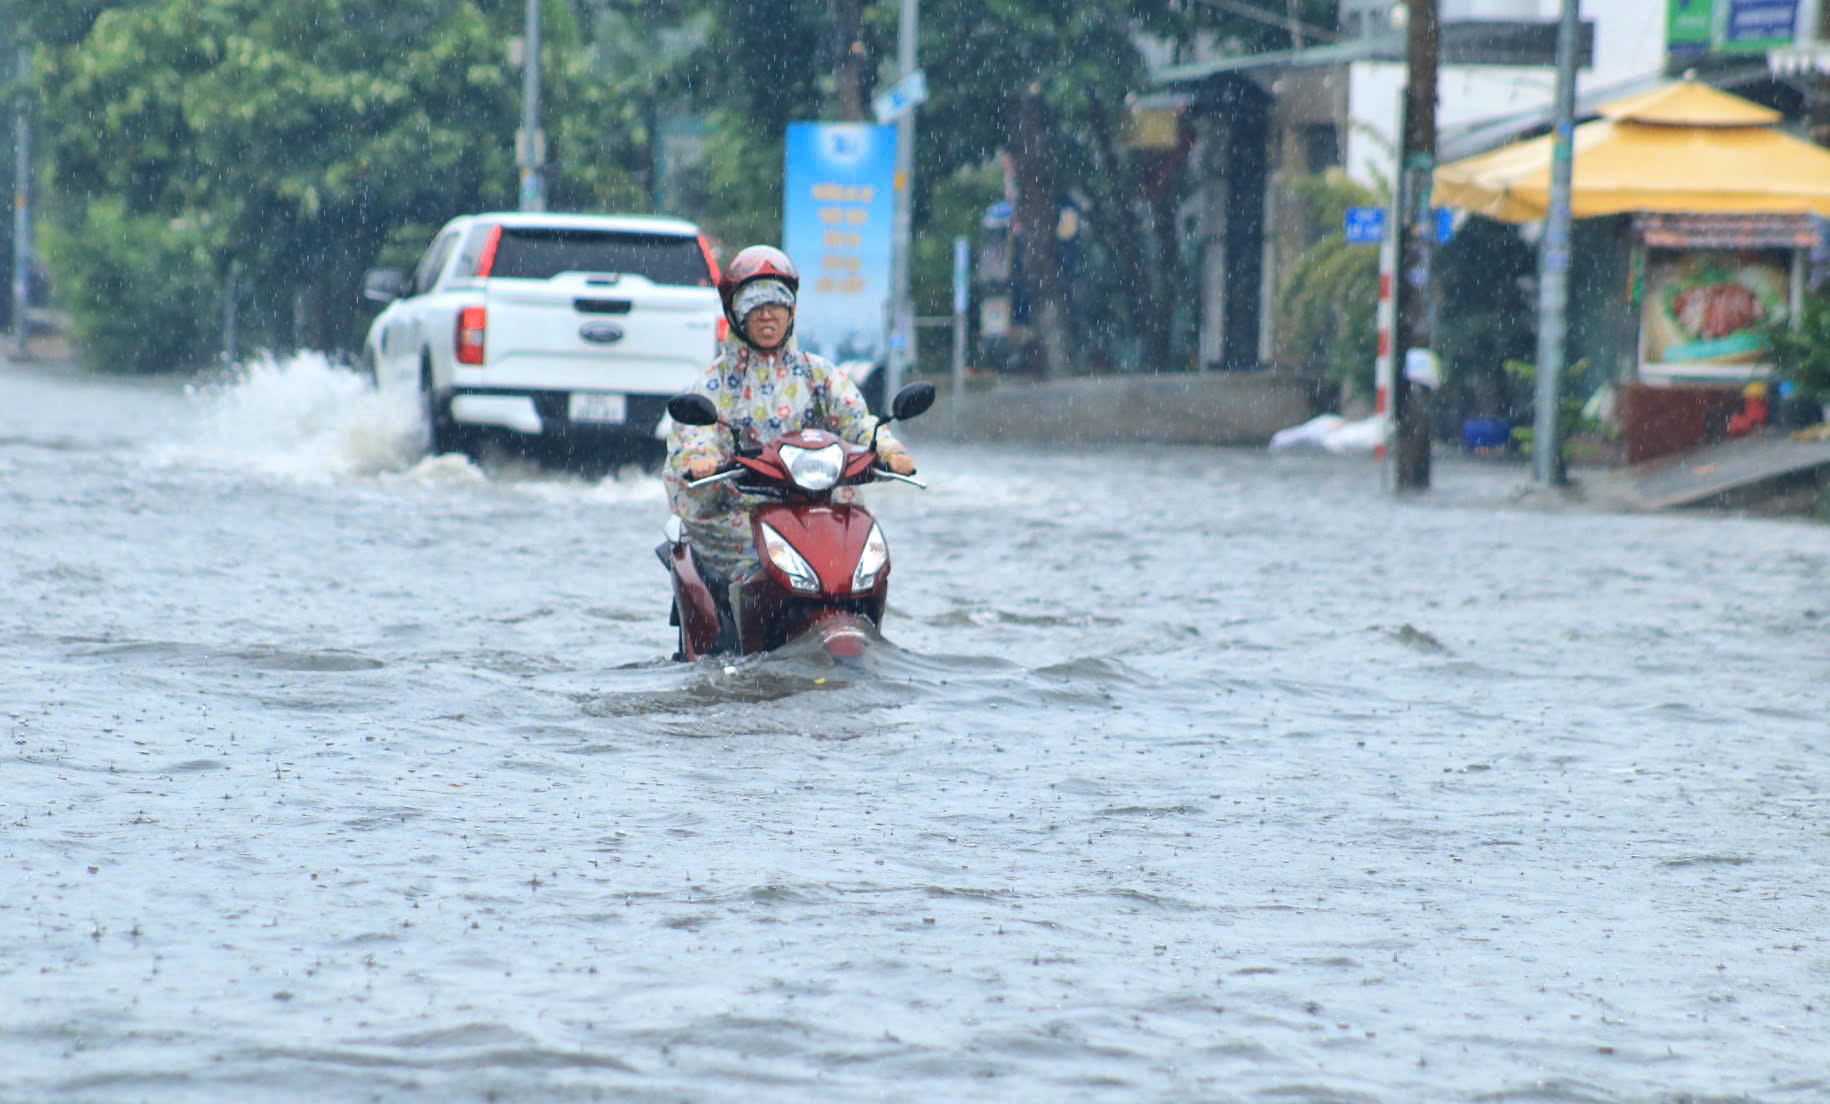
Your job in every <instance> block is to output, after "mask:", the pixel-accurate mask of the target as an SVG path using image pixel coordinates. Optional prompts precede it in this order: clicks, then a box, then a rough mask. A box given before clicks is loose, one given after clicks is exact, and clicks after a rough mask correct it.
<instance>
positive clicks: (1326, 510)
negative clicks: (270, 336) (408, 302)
mask: <svg viewBox="0 0 1830 1104" xmlns="http://www.w3.org/2000/svg"><path fill="white" fill-rule="evenodd" d="M0 383H3V384H4V387H5V394H6V396H7V401H6V402H5V403H3V404H0V519H3V520H4V525H5V530H6V534H7V554H6V556H5V557H4V559H0V583H3V584H4V588H3V590H0V595H3V597H0V658H3V659H4V665H3V666H0V726H3V728H4V732H5V736H6V744H5V748H4V751H5V754H4V758H3V759H0V763H3V766H0V776H3V777H4V785H3V786H0V990H3V991H4V992H5V994H6V997H5V999H4V1001H0V1100H4V1101H8V1102H12V1101H21V1102H25V1101H32V1102H38V1101H57V1102H62V1101H110V1102H112V1101H142V1100H146V1101H159V1102H167V1101H173V1102H176V1101H229V1100H250V1101H255V1100H258V1101H299V1102H306V1101H310V1102H325V1101H368V1100H380V1101H388V1102H394V1101H425V1102H444V1101H473V1100H475V1101H481V1100H491V1101H542V1102H545V1101H573V1100H577V1101H588V1100H606V1101H656V1102H662V1101H667V1102H675V1101H693V1102H700V1101H733V1102H736V1101H753V1100H818V1101H866V1100H872V1101H874V1100H898V1101H904V1100H906V1101H1000V1102H1003V1101H1050V1102H1052V1101H1079V1100H1100V1101H1125V1102H1135V1101H1161V1102H1183V1101H1266V1102H1272V1101H1275V1102H1277V1104H1309V1102H1314V1104H1320V1102H1342V1101H1352V1102H1391V1104H1411V1102H1418V1101H1506V1102H1509V1104H1511V1102H1525V1101H1571V1102H1591V1101H1630V1102H1640V1101H1676V1100H1730V1099H1732V1100H1737V1101H1741V1100H1751V1101H1762V1102H1765V1101H1774V1102H1780V1101H1785V1102H1791V1101H1798V1102H1804V1101H1821V1100H1824V1099H1827V1098H1830V1062H1826V1059H1825V1056H1826V1055H1827V1054H1830V939H1827V935H1830V928H1827V926H1826V917H1827V916H1830V912H1827V911H1826V909H1827V906H1830V882H1826V880H1825V876H1824V871H1825V870H1826V869H1827V868H1830V766H1827V765H1826V752H1827V751H1830V724H1827V722H1826V717H1827V714H1826V700H1825V692H1824V688H1825V686H1826V685H1827V684H1830V643H1827V642H1826V628H1827V626H1826V621H1827V620H1830V593H1826V591H1825V589H1824V587H1825V580H1826V578H1830V527H1826V526H1823V525H1818V524H1812V523H1808V522H1802V521H1796V520H1757V519H1749V518H1739V517H1733V516H1729V515H1719V514H1667V515H1649V516H1625V515H1615V514H1607V513H1602V512H1599V511H1592V510H1585V509H1580V508H1567V509H1549V508H1545V507H1543V506H1531V505H1527V504H1524V503H1521V502H1518V501H1515V499H1516V496H1517V492H1518V491H1519V490H1520V488H1521V487H1522V486H1524V484H1525V482H1526V480H1527V479H1528V472H1527V470H1526V469H1524V468H1522V467H1514V466H1494V465H1477V464H1470V463H1466V462H1462V461H1458V460H1456V459H1455V458H1453V457H1451V456H1445V455H1442V454H1440V453H1439V456H1438V463H1437V468H1436V473H1435V485H1434V488H1433V489H1432V490H1431V491H1430V492H1429V494H1428V495H1427V496H1425V497H1422V498H1419V499H1410V500H1398V499H1394V498H1393V497H1391V496H1390V495H1388V494H1386V493H1384V492H1383V491H1381V490H1380V485H1379V477H1378V474H1377V469H1376V468H1375V467H1374V465H1373V463H1372V462H1371V461H1370V460H1367V459H1365V458H1362V457H1342V456H1332V455H1289V454H1272V453H1267V452H1261V451H1252V450H1218V449H1204V448H1193V447H1175V448H1162V449H1150V448H1142V447H1127V448H1124V449H1122V450H1100V449H1077V448H1074V447H1071V446H1066V445H1064V446H1062V447H1060V448H1059V449H1056V450H1052V451H1037V450H1033V449H1018V448H1007V447H996V446H989V445H987V446H960V445H951V444H943V443H940V442H938V441H929V442H926V443H924V440H923V434H922V432H921V424H920V423H919V422H917V423H913V424H911V425H910V426H909V427H908V429H907V431H906V434H905V436H906V437H907V438H908V439H909V440H910V441H911V443H912V447H913V449H914V451H915V454H916V458H917V460H918V461H919V462H920V464H921V474H922V477H923V478H925V479H927V480H928V481H929V483H930V487H931V489H929V490H928V491H926V492H921V491H917V490H915V489H913V488H907V487H893V486H892V487H882V488H874V489H873V490H872V491H871V492H870V495H869V498H870V502H871V505H872V506H873V508H874V509H875V510H876V512H877V514H878V516H879V518H880V519H881V521H882V523H883V527H884V529H885V531H886V533H887V535H888V538H889V541H890V546H891V550H892V554H893V556H894V557H895V559H894V564H895V568H894V571H895V574H894V578H893V581H892V584H891V590H890V606H891V616H890V619H889V621H888V623H887V624H886V626H885V637H886V639H885V640H884V641H883V642H882V643H881V644H879V645H878V646H876V647H875V648H874V649H873V650H872V651H871V652H869V653H868V655H867V656H866V658H865V660H864V661H863V662H862V663H861V664H860V665H858V666H856V667H835V666H833V665H832V664H831V663H830V661H828V660H826V659H825V658H824V656H823V654H812V655H810V654H807V653H805V652H798V653H790V654H778V655H774V656H769V657H764V658H760V659H749V660H744V661H741V662H737V663H732V664H730V665H728V666H727V665H725V664H721V663H709V662H708V663H704V664H699V665H692V666H687V665H681V664H675V663H672V662H670V661H669V658H668V657H669V655H670V654H671V652H672V650H673V646H674V637H673V630H672V629H671V628H670V627H669V626H668V625H667V624H666V612H667V592H666V586H665V576H664V574H663V572H662V571H661V569H660V567H659V565H658V564H657V563H656V560H655V557H654V554H653V551H652V549H653V547H654V545H655V543H656V542H657V541H658V540H659V538H660V528H661V524H662V522H663V521H664V519H665V516H666V505H665V497H664V495H663V493H662V489H661V484H660V482H659V480H658V479H657V478H655V477H654V476H652V475H643V474H641V473H639V472H636V471H623V472H618V473H613V474H612V475H611V476H609V477H606V478H603V479H596V478H587V477H583V476H580V475H576V474H566V473H563V472H551V471H540V470H538V469H536V468H533V467H530V466H525V465H516V464H497V463H490V464H485V465H483V466H477V465H473V464H470V463H467V462H464V461H462V460H461V459H458V458H456V457H445V458H439V459H434V460H428V461H420V460H418V459H417V458H416V457H415V456H414V450H413V446H412V441H413V437H414V432H415V427H414V424H413V412H412V411H410V410H408V411H400V410H392V409H388V408H386V407H384V406H383V405H381V403H380V400H379V399H378V398H377V397H376V396H374V395H373V394H371V393H369V392H367V391H366V390H365V389H364V388H363V387H362V386H361V385H360V384H359V383H358V381H357V380H356V379H355V378H354V377H353V376H351V375H349V374H347V373H343V372H340V371H337V370H335V369H332V368H328V367H326V366H324V365H323V364H322V363H321V362H318V361H316V360H313V359H311V358H300V359H298V360H294V361H288V362H285V363H282V364H271V363H268V364H263V365H259V366H256V367H254V368H252V369H250V370H249V371H248V373H247V374H246V375H245V377H243V378H240V379H237V380H234V381H230V382H226V383H223V384H219V385H215V386H195V387H186V386H184V385H183V384H181V383H178V382H174V381H169V380H152V381H145V380H96V379H89V378H86V377H73V376H71V375H69V374H68V373H66V372H59V371H55V370H52V369H49V368H35V367H31V366H24V365H13V366H7V365H4V364H0Z"/></svg>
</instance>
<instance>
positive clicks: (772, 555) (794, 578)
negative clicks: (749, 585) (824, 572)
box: [757, 522, 820, 594]
mask: <svg viewBox="0 0 1830 1104" xmlns="http://www.w3.org/2000/svg"><path fill="white" fill-rule="evenodd" d="M757 528H759V529H761V530H762V543H763V551H764V552H767V553H768V554H769V562H770V563H772V564H774V565H775V566H776V567H779V568H781V571H782V574H784V575H786V576H788V585H789V586H790V587H793V588H794V589H795V590H797V591H800V592H802V593H804V594H818V593H819V592H820V576H819V575H818V574H817V573H816V572H815V571H814V570H813V565H811V564H809V563H808V562H807V561H806V560H805V559H803V558H802V557H801V554H800V553H799V552H796V551H795V550H794V546H793V545H792V544H789V543H788V540H787V538H786V537H783V536H782V535H781V534H780V533H777V532H776V531H775V530H774V529H773V528H771V527H770V526H769V524H768V523H767V522H760V523H758V525H757Z"/></svg>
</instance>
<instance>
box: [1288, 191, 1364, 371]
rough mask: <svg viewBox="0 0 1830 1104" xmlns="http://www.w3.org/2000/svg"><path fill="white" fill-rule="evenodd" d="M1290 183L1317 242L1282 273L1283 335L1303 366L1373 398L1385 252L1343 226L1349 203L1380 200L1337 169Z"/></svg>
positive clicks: (1361, 203)
mask: <svg viewBox="0 0 1830 1104" xmlns="http://www.w3.org/2000/svg"><path fill="white" fill-rule="evenodd" d="M1292 187H1293V189H1294V190H1295V191H1296V194H1297V195H1298V197H1299V198H1301V199H1302V200H1303V202H1304V204H1305V206H1306V208H1307V212H1308V221H1309V237H1310V240H1311V241H1312V242H1313V243H1314V244H1312V245H1311V246H1310V247H1309V248H1308V249H1307V250H1306V251H1305V252H1304V253H1303V255H1302V257H1301V258H1300V259H1299V260H1298V261H1297V262H1296V264H1295V265H1293V266H1291V268H1290V271H1289V272H1288V273H1287V274H1286V275H1285V277H1284V284H1283V288H1282V289H1281V290H1280V291H1279V293H1278V298H1277V310H1278V322H1277V325H1278V332H1280V333H1282V334H1285V335H1287V337H1288V339H1289V341H1290V343H1291V345H1292V346H1293V347H1294V350H1295V353H1296V355H1297V356H1298V357H1299V358H1300V359H1301V360H1302V362H1303V363H1304V364H1305V365H1308V366H1310V367H1312V368H1319V369H1321V371H1322V372H1323V374H1324V375H1326V377H1327V378H1328V379H1330V380H1332V381H1333V382H1335V383H1336V384H1339V385H1341V386H1342V387H1343V388H1344V389H1345V390H1346V391H1348V392H1350V393H1354V394H1358V395H1361V396H1371V395H1372V393H1373V364H1374V360H1375V358H1376V357H1377V355H1378V351H1379V349H1378V323H1377V315H1378V307H1379V250H1378V247H1377V246H1373V245H1358V244H1349V243H1348V241H1347V239H1346V236H1345V234H1344V233H1343V231H1342V225H1343V222H1344V216H1345V214H1346V211H1347V208H1349V207H1353V206H1364V205H1367V204H1372V203H1376V202H1378V196H1377V195H1376V194H1375V193H1374V192H1373V191H1371V190H1370V189H1368V188H1366V187H1364V186H1362V185H1360V184H1356V183H1354V182H1353V181H1352V180H1349V179H1348V178H1347V177H1346V175H1344V174H1343V173H1341V172H1340V171H1339V170H1330V171H1328V172H1326V173H1319V174H1316V175H1313V176H1309V177H1305V178H1303V179H1301V180H1298V181H1296V182H1295V183H1294V184H1293V185H1292Z"/></svg>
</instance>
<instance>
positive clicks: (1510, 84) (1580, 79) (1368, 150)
mask: <svg viewBox="0 0 1830 1104" xmlns="http://www.w3.org/2000/svg"><path fill="white" fill-rule="evenodd" d="M1489 8H1499V9H1505V10H1507V11H1510V12H1512V14H1511V16H1510V17H1511V18H1527V19H1528V18H1534V17H1535V18H1538V19H1555V18H1556V17H1557V14H1558V11H1559V9H1560V0H1443V3H1442V9H1443V11H1442V17H1443V18H1444V19H1450V18H1457V17H1458V16H1457V15H1456V14H1454V13H1462V14H1460V15H1459V17H1460V18H1500V15H1499V14H1498V13H1497V12H1490V11H1488V10H1487V9H1489ZM1534 8H1535V11H1534V10H1531V9H1534ZM1463 9H1468V11H1467V12H1463ZM1476 10H1478V14H1475V12H1476ZM1581 12H1582V17H1583V18H1584V19H1590V20H1593V21H1594V23H1595V63H1594V65H1593V67H1592V68H1589V69H1584V70H1582V71H1580V72H1579V73H1577V75H1576V87H1577V89H1578V91H1579V92H1586V91H1588V90H1589V89H1592V88H1606V87H1608V86H1611V85H1616V84H1620V83H1622V82H1624V81H1630V80H1635V79H1638V78H1641V77H1646V76H1650V75H1652V74H1655V73H1657V72H1658V70H1659V69H1660V68H1661V67H1662V66H1663V64H1664V58H1665V5H1664V4H1662V3H1653V2H1652V0H1581ZM1556 84H1557V71H1556V69H1555V67H1553V66H1549V65H1546V66H1541V67H1540V66H1519V67H1513V66H1488V65H1480V66H1444V67H1443V69H1442V70H1441V71H1440V72H1439V73H1438V74H1437V77H1436V127H1437V129H1438V130H1443V129H1446V128H1449V127H1454V126H1460V125H1463V124H1467V123H1475V122H1479V121H1481V120H1483V119H1491V118H1495V117H1497V116H1503V115H1510V114H1513V113H1514V112H1519V111H1528V110H1530V109H1532V108H1534V107H1545V106H1549V104H1550V102H1551V100H1552V98H1553V96H1554V95H1555V92H1556ZM1403 87H1404V66H1402V65H1400V64H1397V63H1395V62H1359V63H1356V64H1355V65H1354V66H1353V67H1352V72H1351V77H1350V90H1349V92H1348V104H1347V110H1348V115H1349V118H1350V119H1351V120H1352V122H1351V123H1350V125H1349V127H1348V134H1347V135H1346V141H1345V142H1344V143H1343V144H1344V147H1345V155H1344V156H1345V159H1346V162H1347V171H1348V173H1349V174H1350V175H1352V176H1353V177H1354V178H1355V179H1356V180H1360V181H1363V182H1366V183H1371V182H1372V181H1373V180H1374V179H1384V180H1386V181H1388V182H1389V181H1390V180H1391V150H1392V148H1394V147H1395V146H1396V144H1397V125H1398V93H1399V90H1400V89H1401V88H1403ZM1369 131H1370V132H1372V136H1369V134H1368V132H1369Z"/></svg>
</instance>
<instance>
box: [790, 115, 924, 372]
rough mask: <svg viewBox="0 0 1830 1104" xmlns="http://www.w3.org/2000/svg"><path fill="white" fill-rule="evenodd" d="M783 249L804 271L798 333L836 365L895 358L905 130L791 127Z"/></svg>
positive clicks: (824, 125)
mask: <svg viewBox="0 0 1830 1104" xmlns="http://www.w3.org/2000/svg"><path fill="white" fill-rule="evenodd" d="M786 148H787V157H786V160H787V165H786V177H785V181H784V185H785V186H784V188H783V194H784V202H783V208H784V210H783V212H782V216H783V232H782V248H783V249H786V250H787V251H788V256H790V257H792V258H794V263H795V266H796V267H797V268H799V269H800V270H801V294H800V303H799V305H798V307H797V308H796V310H795V318H794V333H795V336H796V337H797V338H798V339H799V340H800V344H801V348H803V349H806V350H808V351H809V352H815V353H818V354H820V355H821V356H823V357H826V358H827V359H828V360H831V361H834V362H835V363H843V362H845V361H848V360H878V359H881V358H882V357H883V356H885V355H886V353H887V348H886V341H885V332H884V331H885V325H886V322H887V319H886V313H887V306H888V303H889V298H890V251H891V243H892V240H893V238H894V230H895V227H894V223H895V216H896V211H895V198H894V197H895V192H894V187H895V182H896V128H895V127H893V126H874V125H872V124H869V123H789V124H788V135H787V143H786Z"/></svg>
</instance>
